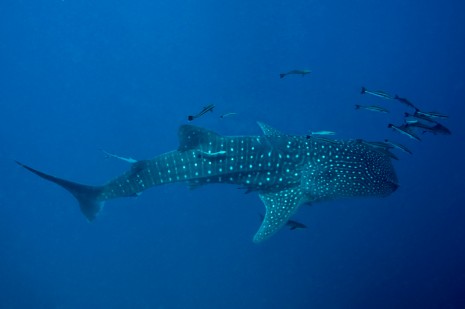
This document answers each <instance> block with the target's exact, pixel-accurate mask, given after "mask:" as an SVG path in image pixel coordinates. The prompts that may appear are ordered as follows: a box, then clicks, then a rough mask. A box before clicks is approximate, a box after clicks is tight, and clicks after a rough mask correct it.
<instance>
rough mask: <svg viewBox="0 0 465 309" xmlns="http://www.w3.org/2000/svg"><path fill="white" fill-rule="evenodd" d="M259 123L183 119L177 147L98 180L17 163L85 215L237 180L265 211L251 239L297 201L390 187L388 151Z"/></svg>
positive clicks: (374, 193)
mask: <svg viewBox="0 0 465 309" xmlns="http://www.w3.org/2000/svg"><path fill="white" fill-rule="evenodd" d="M259 125H260V127H261V129H262V131H263V133H264V136H237V137H234V136H232V137H231V136H221V135H219V134H217V133H215V132H213V131H210V130H207V129H204V128H200V127H196V126H192V125H183V126H181V127H180V129H179V140H180V145H179V148H178V149H177V150H175V151H171V152H168V153H165V154H162V155H159V156H157V157H155V158H153V159H151V160H142V161H138V162H136V163H134V164H133V165H132V167H131V168H130V169H129V170H128V171H127V172H126V173H124V174H123V175H121V176H119V177H117V178H115V179H113V180H111V181H110V182H108V183H107V184H106V185H103V186H101V187H92V186H84V185H80V184H76V183H73V182H69V181H66V180H63V179H59V178H56V177H54V176H50V175H47V174H44V173H42V172H39V171H37V170H34V169H32V168H30V167H28V166H25V165H23V164H21V163H19V162H18V163H19V164H20V165H22V166H23V167H25V168H26V169H28V170H30V171H31V172H33V173H35V174H37V175H39V176H40V177H42V178H45V179H47V180H50V181H52V182H55V183H57V184H59V185H61V186H63V187H64V188H65V189H67V190H69V191H70V192H71V193H72V194H73V195H74V196H75V197H76V198H77V199H78V201H79V203H80V207H81V210H82V212H83V213H84V215H85V216H86V217H87V218H88V219H89V220H90V221H91V220H93V219H94V218H95V215H96V214H97V213H98V212H99V211H100V209H101V207H102V206H103V202H104V201H107V200H110V199H114V198H119V197H125V196H135V195H139V194H140V193H141V192H142V191H144V190H146V189H148V188H150V187H153V186H157V185H163V184H169V183H175V182H186V183H188V184H189V185H190V186H192V187H197V186H201V185H205V184H209V183H226V184H235V185H239V186H240V187H243V188H245V189H246V190H247V191H248V192H251V191H256V192H258V194H259V196H260V199H261V200H262V202H263V203H264V204H265V208H266V213H265V218H264V220H263V222H262V225H261V226H260V229H259V230H258V231H257V233H256V234H255V236H254V239H253V240H254V242H256V243H258V242H261V241H263V240H265V239H267V238H268V237H270V236H271V235H273V234H274V233H275V232H276V231H278V230H279V229H280V228H281V227H282V226H284V225H285V224H286V222H287V221H288V220H289V218H290V217H291V216H292V215H293V214H294V213H295V212H296V211H297V209H298V208H299V206H300V205H301V204H303V203H314V202H318V201H322V200H330V199H338V198H346V197H369V196H371V197H383V196H387V195H389V194H391V193H392V192H394V191H395V190H396V189H397V187H398V182H397V177H396V173H395V170H394V168H393V166H392V164H391V158H390V157H389V156H387V155H386V154H384V153H382V152H379V151H377V150H376V149H375V148H374V147H371V146H369V145H366V143H362V142H360V141H357V140H348V141H337V140H328V139H320V138H317V137H311V136H310V137H309V136H293V135H286V134H283V133H281V132H279V131H278V130H276V129H274V128H272V127H270V126H268V125H266V124H263V123H259Z"/></svg>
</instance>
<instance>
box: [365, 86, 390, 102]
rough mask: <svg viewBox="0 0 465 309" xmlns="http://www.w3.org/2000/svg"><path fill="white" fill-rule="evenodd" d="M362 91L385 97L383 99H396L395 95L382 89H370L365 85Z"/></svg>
mask: <svg viewBox="0 0 465 309" xmlns="http://www.w3.org/2000/svg"><path fill="white" fill-rule="evenodd" d="M360 93H361V94H365V93H368V94H371V95H374V96H375V97H379V98H383V99H388V100H392V99H394V97H393V96H392V95H390V94H387V93H386V92H384V91H380V90H368V89H366V88H365V87H362V91H361V92H360Z"/></svg>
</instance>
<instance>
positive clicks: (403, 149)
mask: <svg viewBox="0 0 465 309" xmlns="http://www.w3.org/2000/svg"><path fill="white" fill-rule="evenodd" d="M384 142H385V143H386V144H389V145H391V146H392V147H393V148H397V149H399V150H402V151H403V152H406V153H408V154H413V153H412V152H411V151H410V149H408V148H407V147H405V146H404V145H402V144H399V143H395V142H393V141H390V140H387V139H385V140H384Z"/></svg>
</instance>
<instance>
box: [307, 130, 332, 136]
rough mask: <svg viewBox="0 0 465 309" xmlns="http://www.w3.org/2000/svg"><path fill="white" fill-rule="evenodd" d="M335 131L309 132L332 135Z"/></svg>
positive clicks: (311, 133)
mask: <svg viewBox="0 0 465 309" xmlns="http://www.w3.org/2000/svg"><path fill="white" fill-rule="evenodd" d="M334 134H336V132H333V131H315V132H310V135H334Z"/></svg>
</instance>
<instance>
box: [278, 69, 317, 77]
mask: <svg viewBox="0 0 465 309" xmlns="http://www.w3.org/2000/svg"><path fill="white" fill-rule="evenodd" d="M310 72H311V71H310V70H291V71H289V72H287V73H281V74H279V77H280V78H284V77H285V76H286V75H290V74H297V75H299V74H300V75H302V77H303V76H304V75H306V74H308V73H310Z"/></svg>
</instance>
